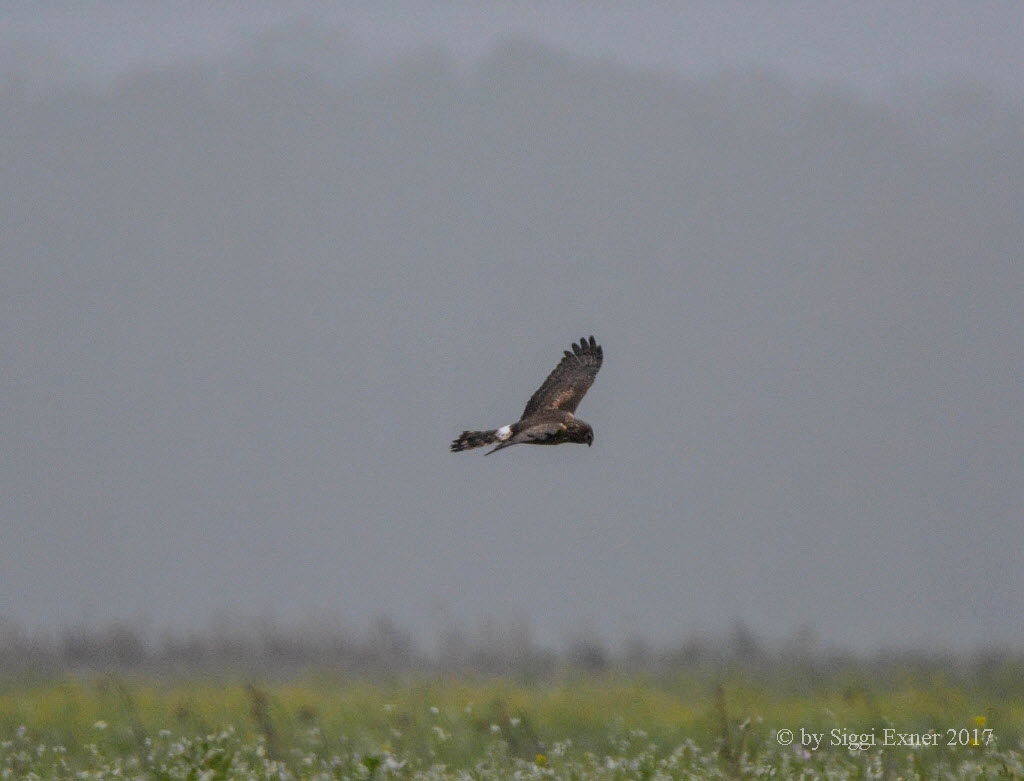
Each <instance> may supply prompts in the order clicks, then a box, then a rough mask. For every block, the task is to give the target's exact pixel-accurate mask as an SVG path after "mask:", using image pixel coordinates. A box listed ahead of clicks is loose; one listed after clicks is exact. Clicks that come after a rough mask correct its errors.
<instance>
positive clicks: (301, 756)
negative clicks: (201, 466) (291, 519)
mask: <svg viewBox="0 0 1024 781" xmlns="http://www.w3.org/2000/svg"><path fill="white" fill-rule="evenodd" d="M183 649H184V650H183ZM0 659H2V660H3V667H2V668H0V670H2V672H0V744H2V745H0V771H2V772H0V777H9V778H21V777H28V776H29V775H30V774H31V773H36V775H38V776H39V777H44V778H45V777H53V778H64V777H68V778H71V777H75V774H76V773H79V772H86V771H87V772H90V773H93V776H94V777H106V776H107V775H109V776H111V777H116V776H119V775H135V776H138V777H143V778H146V777H154V778H157V777H167V778H176V777H195V778H210V779H213V778H235V777H239V778H254V777H264V776H266V777H275V778H276V777H286V778H287V777H296V778H344V777H352V778H356V777H362V778H368V777H374V776H383V775H395V776H397V777H424V778H428V777H429V778H447V777H459V776H458V775H457V774H455V771H454V770H453V769H462V771H466V772H471V774H472V775H475V777H478V778H490V777H493V778H504V777H510V776H512V775H516V774H518V775H519V776H521V777H552V776H553V777H577V778H591V777H615V778H636V777H664V778H676V777H692V776H693V775H694V774H697V775H698V776H700V777H714V776H715V775H716V774H718V775H719V776H720V777H726V778H737V777H745V776H753V775H763V774H765V773H769V774H776V775H782V776H783V777H787V776H789V775H796V776H799V774H800V773H804V774H805V777H808V778H814V777H819V776H820V775H827V774H829V773H832V774H835V775H837V777H842V776H844V775H845V776H850V777H872V776H875V777H886V776H887V775H888V776H892V775H893V773H894V772H895V771H894V770H893V768H894V767H895V766H896V765H893V764H892V763H896V764H897V765H899V767H901V768H902V770H900V772H899V773H897V774H896V775H902V776H903V777H908V778H915V777H920V778H930V777H936V776H948V777H993V778H996V777H1004V778H1006V777H1009V778H1013V777H1022V776H1021V775H1018V770H1019V769H1020V753H1019V751H1020V748H1021V745H1022V740H1024V656H1022V655H1021V654H1020V653H1015V652H1013V651H1008V650H1004V651H998V650H987V651H978V652H974V653H969V654H959V655H958V654H951V653H947V654H928V653H924V652H910V651H900V652H897V651H890V652H878V653H875V654H871V655H860V656H858V655H854V654H847V653H840V652H836V651H827V650H821V649H817V648H816V647H815V644H814V642H813V639H812V637H811V635H810V634H809V633H807V632H803V633H800V634H799V635H798V636H797V637H796V638H793V639H792V640H791V641H789V642H786V643H782V644H780V645H778V646H774V647H773V646H770V645H769V644H767V643H765V642H763V641H761V640H759V639H758V638H756V637H754V636H753V635H752V634H751V633H750V632H749V631H748V630H746V629H745V628H743V627H741V626H738V627H736V628H734V631H733V632H732V633H730V634H729V635H728V636H725V637H722V638H718V639H717V640H713V639H701V640H690V641H688V642H686V643H683V644H681V645H680V646H679V647H676V648H663V649H655V648H653V647H651V646H650V645H648V644H646V643H642V642H640V641H633V642H630V643H627V644H626V646H625V647H623V648H621V649H618V650H614V649H610V648H608V647H606V646H604V645H602V644H601V643H600V642H599V641H597V640H596V639H595V638H593V637H581V638H577V639H576V640H574V641H571V642H570V643H568V645H567V646H566V647H565V648H564V649H562V650H561V651H558V652H555V651H552V650H545V649H542V648H539V647H537V646H536V645H535V644H534V643H533V642H532V640H531V639H530V634H529V632H528V631H526V629H525V627H523V626H510V627H506V628H505V629H502V630H501V631H497V630H496V629H495V628H494V627H493V626H491V627H490V628H488V630H487V631H486V632H483V633H480V634H479V635H477V636H472V635H470V634H468V633H465V632H462V631H456V630H450V631H448V632H447V633H445V634H444V635H443V636H442V638H441V641H440V642H439V644H438V650H437V651H436V652H435V653H433V654H428V653H425V652H424V651H422V650H421V649H419V648H417V647H416V645H415V643H413V642H412V640H411V638H410V637H409V636H408V635H407V634H405V633H404V632H402V631H401V630H400V629H399V628H398V627H396V626H394V625H393V624H391V623H390V622H387V621H385V620H380V621H378V622H376V623H374V624H373V625H371V626H370V627H369V628H368V629H367V630H366V631H365V632H363V633H361V634H358V635H352V634H348V633H342V632H338V631H333V630H330V631H329V630H324V629H323V628H313V627H307V628H302V627H290V628H281V627H278V626H275V625H274V624H272V623H269V622H254V623H247V624H235V625H233V626H232V627H230V628H229V627H226V626H222V627H219V628H218V629H217V631H212V632H207V633H190V634H187V635H185V634H177V635H175V634H166V633H165V634H160V635H156V634H153V633H149V632H147V631H145V629H144V628H140V627H138V626H132V625H127V624H119V625H116V626H111V627H106V628H100V629H93V630H87V629H84V628H78V629H75V630H72V631H67V632H63V633H56V634H53V635H45V636H35V637H30V636H28V635H27V634H25V633H24V632H20V631H18V630H15V629H13V628H12V627H10V626H8V627H6V630H5V631H4V632H0ZM979 727H980V728H984V729H989V730H991V731H992V732H991V734H992V735H994V736H995V738H996V740H995V742H994V743H992V744H991V745H988V746H967V747H965V746H946V745H940V746H936V747H930V748H927V749H907V748H891V749H884V750H883V749H880V748H878V747H874V748H871V749H869V750H867V751H860V752H850V751H849V750H848V749H847V748H844V747H834V746H829V747H825V748H823V749H821V750H820V751H817V752H807V751H804V750H802V749H801V748H800V747H798V746H789V747H781V746H780V745H779V744H778V742H777V740H776V739H775V736H776V734H777V731H778V730H780V729H792V730H795V731H796V730H799V729H800V728H804V729H806V730H810V731H814V732H821V733H828V732H829V731H830V730H832V729H836V728H838V729H840V730H843V731H847V732H857V733H872V732H873V733H875V734H880V733H881V731H882V730H883V729H885V728H895V729H897V730H898V731H900V732H917V733H921V732H927V731H929V730H937V731H939V732H940V733H943V734H945V730H947V729H950V728H953V729H956V730H961V729H966V730H974V729H976V728H979ZM972 734H973V733H972ZM538 758H539V759H538ZM979 758H981V759H983V760H984V761H980V760H979ZM979 761H980V764H979ZM4 763H5V764H4ZM147 763H148V764H147ZM161 763H162V764H161ZM253 763H256V764H257V765H259V769H258V770H256V769H254V768H255V767H256V765H254V764H253ZM823 763H824V764H823ZM829 763H831V764H829ZM851 763H852V764H851ZM886 763H889V764H886ZM161 768H163V769H161ZM630 768H631V770H630ZM643 768H646V770H643ZM612 770H614V771H615V772H612ZM641 770H643V772H641ZM314 771H315V772H314ZM449 771H451V773H452V774H453V775H446V774H447V773H449ZM462 771H460V772H462ZM797 771H799V772H797ZM876 771H877V772H876ZM4 773H6V776H5V775H3V774H4ZM282 773H283V774H284V775H283V776H282V775H281V774H282ZM417 774H421V776H417ZM602 774H604V775H602ZM609 774H610V775H609ZM645 774H646V775H645ZM659 774H660V775H659ZM1000 774H1002V775H1000Z"/></svg>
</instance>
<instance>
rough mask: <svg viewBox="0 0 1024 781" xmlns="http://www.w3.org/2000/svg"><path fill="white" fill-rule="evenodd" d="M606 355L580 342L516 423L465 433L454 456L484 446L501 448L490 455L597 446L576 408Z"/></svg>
mask: <svg viewBox="0 0 1024 781" xmlns="http://www.w3.org/2000/svg"><path fill="white" fill-rule="evenodd" d="M603 358H604V353H603V351H602V350H601V346H600V345H599V344H598V343H597V342H595V341H594V337H593V336H591V337H590V339H589V340H588V339H580V343H579V344H574V345H573V346H572V352H569V351H568V350H566V351H565V356H564V357H563V358H562V360H561V361H560V362H559V364H558V366H556V367H555V369H554V371H553V372H551V374H549V375H548V378H547V379H546V380H544V384H543V385H541V386H540V387H539V388H538V389H537V392H536V393H534V394H533V395H532V396H531V397H530V400H529V401H528V402H527V403H526V409H525V410H523V416H522V417H521V418H519V420H517V421H516V422H515V423H512V424H510V425H508V426H502V427H501V428H495V429H491V430H490V431H463V432H462V434H460V435H459V437H458V439H456V440H454V441H453V442H452V444H451V450H452V452H453V453H458V452H461V451H463V450H471V449H472V448H475V447H483V446H484V445H493V444H494V443H495V442H497V443H498V446H497V447H495V448H493V449H492V450H488V451H487V452H486V453H484V455H487V456H489V455H490V454H491V453H494V452H497V451H498V450H501V449H503V448H506V447H509V446H511V445H519V444H526V445H560V444H562V443H563V442H578V443H580V444H581V445H582V444H583V443H586V444H587V445H592V444H594V430H593V429H592V428H591V427H590V424H588V423H584V422H583V421H582V420H580V419H579V418H577V417H576V415H575V414H573V413H575V412H576V407H578V406H579V403H580V401H581V400H582V399H583V395H584V394H585V393H586V392H587V391H588V390H589V389H590V386H591V385H593V384H594V378H595V377H596V376H597V372H598V369H600V368H601V361H602V359H603Z"/></svg>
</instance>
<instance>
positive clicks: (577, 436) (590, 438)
mask: <svg viewBox="0 0 1024 781" xmlns="http://www.w3.org/2000/svg"><path fill="white" fill-rule="evenodd" d="M574 423H575V426H574V430H573V431H572V437H571V439H572V441H573V442H579V443H580V444H581V445H583V444H585V445H587V447H590V446H591V445H593V444H594V429H592V428H591V427H590V424H589V423H584V422H583V421H582V420H576V421H574Z"/></svg>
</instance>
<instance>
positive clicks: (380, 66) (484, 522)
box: [0, 25, 1024, 649]
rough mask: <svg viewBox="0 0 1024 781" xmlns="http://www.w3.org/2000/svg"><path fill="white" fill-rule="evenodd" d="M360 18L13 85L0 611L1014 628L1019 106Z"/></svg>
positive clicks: (907, 636) (846, 630)
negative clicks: (475, 436)
mask: <svg viewBox="0 0 1024 781" xmlns="http://www.w3.org/2000/svg"><path fill="white" fill-rule="evenodd" d="M346 40H347V39H346V38H345V36H343V35H339V36H338V38H337V41H338V43H337V49H332V43H331V41H332V38H331V34H330V32H329V31H328V32H324V31H323V30H318V31H316V32H314V31H313V29H312V26H311V25H305V26H303V25H299V26H286V27H284V28H282V29H280V30H278V31H277V32H276V33H275V35H274V36H271V37H270V38H264V39H262V43H260V42H255V43H251V45H246V46H242V47H241V48H240V49H239V50H238V51H233V52H232V53H230V54H228V53H224V54H223V55H222V56H219V57H212V56H206V57H203V58H196V59H195V60H194V61H191V62H186V63H177V64H174V65H164V66H160V67H138V68H132V69H130V70H127V71H126V72H124V73H123V74H120V75H119V76H118V77H117V78H112V79H110V80H108V81H105V82H103V83H100V84H97V83H88V84H83V83H75V82H73V81H71V82H61V81H59V80H56V81H54V82H53V83H47V84H40V83H38V82H32V83H31V84H28V83H26V82H23V81H21V80H19V79H17V78H13V77H12V78H10V79H8V80H5V81H4V82H3V89H2V92H0V171H2V176H3V183H4V184H3V188H2V191H0V192H2V194H0V199H2V208H0V220H2V225H0V257H2V258H3V263H2V266H3V270H2V278H0V318H2V321H0V328H2V335H0V345H2V353H0V360H2V371H0V395H2V398H3V404H2V405H0V432H2V437H3V442H4V446H3V449H2V456H0V458H2V461H0V465H2V471H0V512H2V516H0V533H2V541H0V572H2V588H0V617H2V618H4V619H6V620H10V621H13V622H15V623H16V624H18V625H19V626H22V627H26V628H28V629H30V630H42V631H49V630H52V629H54V628H56V627H64V626H72V625H103V624H106V623H109V622H112V621H116V620H124V621H139V622H143V623H148V624H150V625H155V626H158V627H175V628H179V629H181V628H190V627H202V626H204V625H207V624H208V623H209V622H210V621H213V620H214V619H215V618H216V617H217V616H223V615H231V616H268V617H271V618H273V619H274V620H279V621H282V622H285V623H287V622H290V621H294V622H309V621H312V622H316V621H323V622H324V623H326V624H331V623H334V622H337V623H339V624H341V625H353V626H360V627H364V626H367V625H370V624H371V622H373V621H375V620H379V619H380V618H381V617H386V618H387V619H388V620H390V621H393V622H395V624H396V625H397V626H400V627H402V628H403V629H405V630H408V631H409V632H410V633H411V634H412V636H414V637H415V638H417V639H418V641H421V642H425V643H427V644H429V643H431V642H434V641H435V640H436V639H437V637H438V636H439V633H443V632H444V630H445V629H446V628H448V627H452V626H477V625H480V624H482V623H485V622H488V621H495V620H496V621H498V622H499V623H500V622H513V623H517V625H519V624H524V625H528V627H529V631H530V632H532V633H533V636H534V637H535V638H536V639H537V641H538V642H539V643H541V644H544V645H551V646H557V645H559V644H562V643H564V642H566V641H569V640H571V639H572V638H573V637H579V636H584V635H586V636H590V635H592V636H595V637H598V638H600V639H601V640H602V641H603V642H607V643H610V644H613V645H615V644H621V643H623V642H625V641H626V640H627V639H628V638H634V637H641V638H645V639H646V640H649V641H650V642H652V643H655V644H668V643H676V642H679V641H681V640H683V639H685V638H687V637H690V636H695V635H700V634H702V633H711V634H718V633H723V632H727V631H729V628H730V627H734V626H736V625H737V622H738V623H739V624H741V625H743V626H745V627H749V629H750V630H751V631H752V632H754V633H756V634H757V635H758V636H763V637H765V638H768V639H769V640H776V641H782V640H784V639H785V638H787V637H789V636H791V635H792V634H793V633H794V632H797V631H799V630H800V629H801V628H808V627H809V628H811V629H812V630H813V631H814V632H815V633H816V636H817V637H818V638H820V641H821V642H822V643H824V644H826V645H829V646H838V647H845V648H853V649H874V648H877V647H880V646H883V645H897V646H930V647H939V648H951V649H957V648H968V647H977V646H988V645H998V644H1013V645H1019V644H1020V643H1021V641H1024V628H1022V624H1021V623H1020V606H1021V599H1022V596H1024V567H1022V566H1021V564H1022V537H1021V509H1022V495H1021V469H1022V461H1021V442H1022V435H1024V430H1022V414H1021V413H1022V411H1024V410H1022V404H1021V402H1022V394H1021V383H1020V371H1021V366H1022V361H1021V359H1022V357H1024V356H1022V350H1021V345H1022V344H1024V328H1022V325H1024V323H1022V312H1024V309H1022V306H1021V293H1022V284H1021V283H1022V281H1024V280H1022V268H1024V266H1022V260H1024V257H1022V247H1024V235H1022V234H1024V229H1022V226H1024V222H1022V220H1021V196H1022V192H1024V119H1022V116H1021V114H1020V113H1019V111H1018V109H1016V108H1014V105H1016V104H1017V101H1018V96H1014V95H1001V94H1000V89H1001V88H1002V85H1001V84H998V83H996V84H995V87H994V88H993V89H991V90H989V89H985V88H982V87H980V86H979V87H977V88H972V87H969V86H964V85H963V84H962V83H960V82H953V81H950V82H949V84H947V85H940V86H939V87H936V88H928V89H925V88H923V87H922V88H921V89H920V90H917V91H914V90H908V91H907V92H906V93H904V94H903V96H902V99H901V100H894V99H893V98H892V96H891V95H889V96H885V97H884V98H883V97H882V96H873V95H871V94H870V93H869V92H865V91H863V90H861V89H859V88H858V89H852V88H849V87H848V86H847V85H844V84H842V83H839V82H836V81H835V80H834V79H832V80H831V83H829V84H817V85H815V84H809V83H806V82H800V81H799V80H796V79H792V78H789V77H787V76H786V75H785V74H784V73H783V72H781V71H782V70H784V69H777V68H773V67H772V63H771V62H770V61H768V62H763V63H762V67H750V68H725V69H721V70H717V71H714V72H706V73H704V72H702V73H699V74H696V75H692V74H686V73H682V72H676V71H673V70H672V69H671V68H668V67H657V68H655V67H651V68H647V67H643V66H638V65H636V64H630V63H624V62H621V61H620V60H616V59H615V58H613V57H594V56H589V55H588V54H586V53H580V52H579V51H571V50H569V49H568V48H566V47H560V46H557V45H555V44H552V43H550V42H549V43H541V42H538V40H536V39H535V37H533V36H527V35H510V36H508V37H505V38H504V39H502V40H499V41H497V42H494V43H492V44H489V45H488V46H487V47H481V48H482V51H481V53H479V54H478V55H474V56H473V57H471V58H469V59H468V60H467V59H466V58H464V57H456V56H455V55H454V54H452V53H450V52H449V51H448V50H447V49H446V48H445V46H444V45H443V43H444V42H443V41H440V45H438V46H436V47H429V48H419V47H412V48H410V49H409V50H407V51H404V52H397V51H396V52H393V53H391V52H389V53H388V54H387V56H386V57H384V56H380V57H377V58H368V57H366V56H362V55H361V56H358V57H357V56H355V55H353V56H351V57H350V56H348V55H347V50H346V49H345V47H346V46H348V45H350V44H346V43H345V41H346ZM351 45H352V46H354V44H351ZM12 56H13V55H8V57H12ZM860 86H863V85H860ZM591 333H593V334H595V336H596V337H597V338H598V340H599V341H600V343H601V344H602V345H603V347H604V355H605V360H604V366H603V368H602V370H601V374H600V375H599V376H598V378H597V380H596V382H595V384H594V386H593V388H592V389H591V390H590V391H589V393H588V394H587V396H586V398H585V399H584V401H583V402H582V404H581V406H580V410H579V412H580V416H581V417H582V418H584V419H585V420H587V421H588V422H589V423H590V424H591V425H592V426H593V427H594V431H595V440H594V446H593V447H591V448H587V447H557V448H511V449H509V450H507V451H504V452H501V453H498V454H495V455H494V456H493V457H490V458H479V457H476V456H477V455H478V454H477V453H474V454H468V455H453V454H451V453H449V452H447V447H448V443H449V442H450V441H451V439H452V438H453V437H455V436H457V435H458V434H459V432H461V431H462V430H463V429H484V428H494V427H497V426H500V425H503V424H506V423H511V422H513V421H514V420H515V419H516V418H517V417H518V415H519V414H520V412H521V410H522V407H523V404H524V403H525V401H526V399H528V398H529V396H530V394H531V393H533V391H534V390H535V389H536V388H537V386H538V385H539V384H540V382H541V381H542V380H543V379H544V377H545V376H546V375H547V373H548V372H549V371H550V370H551V369H552V368H553V367H554V365H555V363H556V362H557V360H558V358H559V357H560V356H561V354H562V351H563V350H565V349H567V348H569V346H570V343H571V342H572V341H574V340H576V339H578V338H579V337H580V336H582V335H588V334H591ZM470 455H472V456H473V457H470ZM524 631H525V630H524Z"/></svg>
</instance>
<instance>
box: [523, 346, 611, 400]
mask: <svg viewBox="0 0 1024 781" xmlns="http://www.w3.org/2000/svg"><path fill="white" fill-rule="evenodd" d="M602 360H604V351H603V350H602V349H601V345H599V344H598V343H597V342H596V341H594V337H593V336H591V337H590V338H589V339H580V341H579V344H573V346H572V352H569V351H568V350H565V351H564V357H563V358H562V360H561V361H560V362H559V364H558V366H556V367H555V369H554V371H552V372H551V374H549V375H548V377H547V379H546V380H544V383H543V384H542V385H541V386H540V387H539V388H538V389H537V392H536V393H534V394H533V395H532V396H531V397H530V400H529V401H528V402H527V403H526V409H525V410H524V411H523V417H524V418H527V417H529V416H530V415H533V414H534V413H536V412H539V411H540V410H544V409H560V410H565V411H566V412H575V411H576V407H578V406H579V403H580V401H581V400H582V399H583V396H584V395H585V394H586V392H587V391H588V390H590V386H591V385H593V384H594V378H595V377H596V376H597V372H598V370H599V369H600V368H601V361H602Z"/></svg>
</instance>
